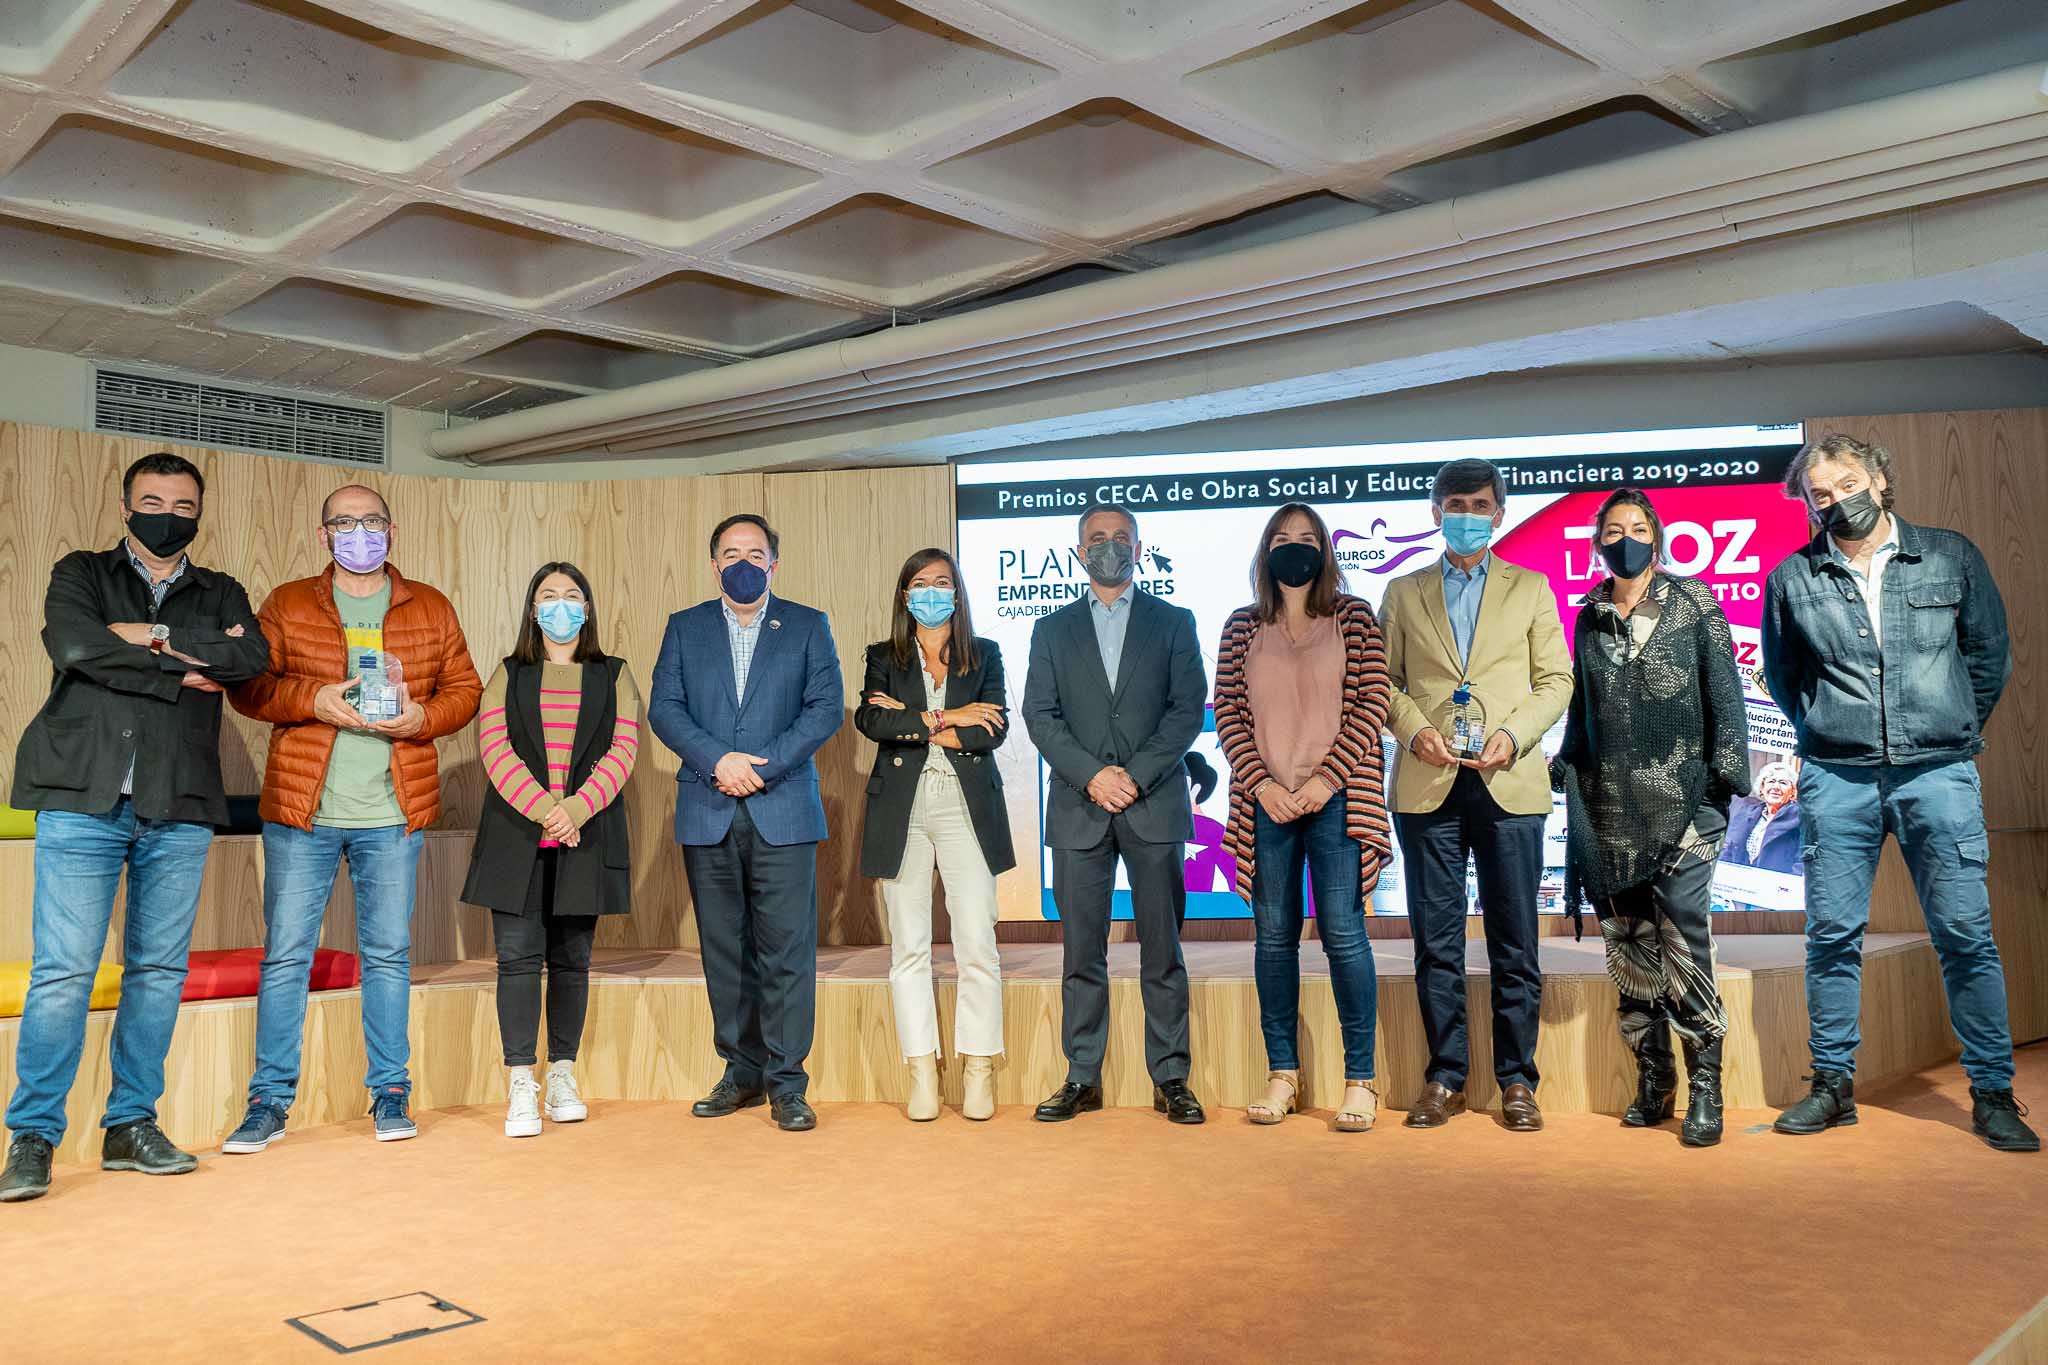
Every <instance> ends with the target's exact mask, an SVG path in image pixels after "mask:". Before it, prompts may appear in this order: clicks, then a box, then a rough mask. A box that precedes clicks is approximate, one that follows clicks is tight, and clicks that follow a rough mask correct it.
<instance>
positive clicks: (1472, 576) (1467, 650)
mask: <svg viewBox="0 0 2048 1365" xmlns="http://www.w3.org/2000/svg"><path fill="white" fill-rule="evenodd" d="M1491 563H1493V553H1492V551H1488V552H1487V553H1486V554H1484V555H1481V556H1480V557H1479V562H1478V563H1477V564H1475V565H1473V566H1472V572H1471V573H1469V574H1468V573H1466V572H1465V571H1464V570H1463V569H1461V568H1459V567H1458V566H1457V565H1455V564H1453V563H1451V559H1450V556H1449V555H1445V556H1444V558H1443V559H1442V561H1441V562H1440V567H1441V569H1442V570H1443V575H1444V614H1445V615H1447V616H1449V617H1450V618H1451V636H1452V638H1453V639H1455V640H1456V641H1457V642H1458V662H1459V663H1460V664H1461V665H1462V664H1464V663H1466V662H1468V661H1470V659H1471V658H1472V635H1473V632H1474V631H1476V630H1478V629H1479V603H1480V601H1481V600H1482V599H1483V598H1484V597H1485V596H1486V568H1487V566H1488V565H1489V564H1491Z"/></svg>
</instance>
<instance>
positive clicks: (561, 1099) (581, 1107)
mask: <svg viewBox="0 0 2048 1365" xmlns="http://www.w3.org/2000/svg"><path fill="white" fill-rule="evenodd" d="M575 1068H576V1064H575V1063H574V1062H556V1063H554V1064H553V1065H551V1066H550V1067H548V1104H547V1113H548V1118H549V1119H551V1120H553V1121H554V1122H556V1123H581V1122H583V1120H585V1119H587V1118H589V1117H590V1109H589V1106H587V1105H585V1104H584V1103H583V1096H581V1095H579V1094H577V1093H576V1069H575Z"/></svg>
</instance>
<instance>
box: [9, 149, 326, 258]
mask: <svg viewBox="0 0 2048 1365" xmlns="http://www.w3.org/2000/svg"><path fill="white" fill-rule="evenodd" d="M356 189H357V187H356V186H354V185H351V184H349V183H347V182H345V181H340V180H335V179H331V178H329V177H327V176H323V175H315V174H313V173H312V172H310V171H302V170H297V169H295V168H293V167H290V166H286V165H282V164H279V163H277V162H274V161H265V160H262V159H260V158H257V157H253V156H243V155H241V154H240V153H237V152H231V151H226V150H224V149H221V148H218V147H208V146H205V145H203V144H201V143H197V142H188V141H185V140H184V139H181V138H174V137H169V136H166V135H164V134H161V133H156V132H152V131H149V130H146V129H142V128H134V127H130V126H128V125H125V124H119V123H112V122H107V121H104V120H101V119H95V118H88V117H69V118H64V119H59V120H58V121H57V123H56V124H55V125H54V126H52V127H51V129H50V131H49V132H48V133H46V134H45V135H44V136H43V138H42V140H41V141H40V142H38V143H37V144H36V145H35V146H34V147H33V148H32V149H30V151H29V153H28V155H27V156H25V157H24V158H23V159H22V160H21V161H20V162H19V163H17V164H16V166H15V167H14V169H13V170H11V171H9V172H7V173H6V174H5V175H0V203H13V204H18V205H21V206H24V207H27V208H36V207H41V208H45V209H47V210H49V211H51V212H55V213H61V214H64V215H66V216H73V217H85V218H90V219H93V220H96V221H97V222H99V223H101V224H104V225H106V226H107V227H109V228H111V229H115V230H119V229H121V228H128V229H133V230H140V231H145V232H156V233H167V234H172V235H176V236H181V237H186V238H189V239H191V240H193V241H195V242H204V243H209V244H212V245H216V246H222V247H228V248H233V249H237V250H245V251H252V252H265V251H274V250H277V249H279V248H281V247H282V246H283V245H284V244H285V243H286V242H287V241H289V240H290V239H292V238H293V237H295V236H297V235H298V234H299V233H300V232H302V231H304V230H305V229H306V228H308V227H309V226H311V225H312V224H314V223H315V222H317V221H318V220H319V219H321V218H322V217H324V216H325V215H326V214H328V213H329V212H331V211H332V210H334V209H335V208H337V207H339V206H340V205H342V204H343V203H345V202H347V201H348V199H349V198H350V197H351V196H353V195H354V194H355V192H356Z"/></svg>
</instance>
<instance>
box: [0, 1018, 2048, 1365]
mask: <svg viewBox="0 0 2048 1365" xmlns="http://www.w3.org/2000/svg"><path fill="white" fill-rule="evenodd" d="M2019 1089H2020V1093H2021V1095H2022V1097H2023V1098H2024V1097H2026V1096H2028V1095H2032V1096H2034V1097H2035V1098H2036V1099H2037V1100H2039V1099H2043V1098H2044V1097H2048V1050H2044V1049H2043V1048H2040V1047H2036V1048H2034V1049H2031V1050H2029V1051H2026V1052H2023V1053H2022V1054H2021V1075H2020V1082H2019ZM1967 1106H1968V1099H1967V1096H1966V1094H1965V1093H1964V1090H1963V1081H1962V1077H1961V1075H1960V1073H1959V1072H1957V1071H1955V1070H1954V1069H1953V1068H1946V1069H1943V1070H1941V1071H1938V1072H1932V1073H1928V1074H1926V1075H1924V1076H1921V1077H1916V1078H1913V1079H1911V1080H1909V1081H1906V1082H1904V1083H1902V1084H1900V1085H1897V1086H1894V1087H1892V1088H1891V1089H1890V1090H1889V1091H1888V1092H1886V1093H1883V1094H1880V1095H1877V1096H1875V1097H1870V1098H1868V1099H1867V1100H1866V1104H1865V1107H1864V1121H1863V1123H1862V1124H1861V1126H1859V1127H1858V1128H1855V1129H1850V1130H1845V1131H1840V1132H1837V1133H1833V1134H1829V1135H1827V1136H1823V1137H1818V1138H1788V1137H1781V1136H1777V1135H1774V1134H1771V1133H1769V1132H1767V1131H1761V1130H1760V1125H1762V1124H1763V1123H1764V1122H1765V1121H1766V1120H1767V1119H1768V1117H1769V1116H1768V1115H1767V1114H1764V1113H1742V1114H1737V1115H1732V1116H1731V1123H1730V1135H1729V1139H1728V1141H1727V1142H1726V1143H1725V1144H1724V1145H1723V1146H1722V1147H1721V1148H1719V1149H1717V1150H1713V1151H1688V1150H1684V1149H1681V1148H1680V1147H1679V1145H1678V1141H1677V1137H1676V1133H1675V1131H1674V1130H1673V1129H1669V1128H1667V1129H1664V1130H1662V1131H1652V1132H1638V1131H1630V1130H1624V1129H1622V1128H1620V1127H1619V1126H1618V1125H1617V1124H1616V1123H1615V1122H1614V1120H1613V1119H1612V1118H1611V1117H1603V1116H1599V1115H1581V1116H1566V1117H1560V1118H1557V1119H1554V1120H1553V1122H1552V1124H1551V1126H1550V1128H1549V1129H1548V1130H1547V1131H1546V1132H1544V1133H1541V1134H1537V1135H1533V1136H1520V1135H1513V1134H1509V1133H1507V1132H1505V1131H1503V1130H1502V1129H1500V1128H1499V1127H1498V1126H1496V1124H1495V1122H1494V1121H1493V1119H1492V1117H1491V1116H1489V1115H1470V1116H1466V1117H1463V1118H1460V1119H1458V1120H1455V1121H1454V1122H1453V1123H1452V1125H1451V1126H1450V1127H1449V1128H1448V1129H1445V1130H1442V1131H1438V1132H1410V1131H1406V1130H1403V1129H1402V1128H1400V1126H1399V1115H1398V1114H1393V1115H1391V1116H1390V1117H1389V1120H1388V1121H1387V1122H1386V1123H1385V1124H1384V1126H1383V1127H1382V1128H1381V1129H1380V1130H1379V1131H1377V1132H1374V1133H1371V1134H1368V1135H1366V1136H1363V1137H1349V1136H1340V1135H1338V1134H1335V1133H1333V1132H1332V1131H1330V1129H1329V1128H1328V1126H1327V1119H1328V1116H1327V1115H1326V1114H1325V1115H1320V1116H1317V1115H1310V1116H1306V1117H1300V1118H1295V1119H1292V1120H1290V1121H1289V1122H1288V1123H1287V1124H1286V1125H1284V1126H1283V1127H1280V1128H1270V1129H1269V1128H1253V1127H1251V1126H1249V1125H1247V1124H1246V1123H1245V1122H1244V1120H1243V1116H1242V1114H1241V1113H1218V1114H1214V1115H1212V1116H1211V1121H1210V1123H1209V1124H1208V1126H1207V1127H1205V1128H1201V1129H1180V1128H1173V1127H1170V1126H1169V1125H1167V1124H1166V1123H1165V1121H1164V1120H1162V1119H1158V1118H1155V1117H1154V1116H1153V1115H1152V1114H1150V1113H1148V1112H1143V1111H1130V1110H1125V1111H1115V1112H1110V1113H1106V1114H1101V1115H1092V1116H1088V1117H1085V1118H1083V1119H1080V1120H1077V1121H1075V1122H1073V1123H1070V1124H1067V1125H1065V1126H1064V1127H1057V1128H1056V1127H1050V1126H1047V1125H1041V1124H1036V1123H1033V1122H1032V1121H1031V1119H1030V1116H1029V1113H1028V1112H1027V1111H1025V1110H1022V1109H1018V1110H1006V1111H1004V1112H1003V1113H1002V1114H1000V1115H999V1116H998V1117H997V1119H996V1121H994V1122H992V1123H989V1124H970V1123H967V1122H965V1121H964V1120H962V1119H961V1118H960V1117H959V1115H958V1114H957V1113H955V1112H952V1111H948V1112H947V1113H946V1114H945V1116H944V1117H942V1118H941V1119H940V1120H939V1121H938V1122H937V1123H933V1124H924V1125H913V1124H910V1123H908V1122H907V1121H905V1120H904V1119H903V1117H902V1116H901V1114H900V1112H899V1111H898V1110H895V1109H893V1108H888V1107H884V1106H880V1105H849V1106H827V1107H826V1108H825V1109H824V1110H823V1114H822V1117H823V1126H822V1127H821V1128H820V1129H819V1131H817V1132H815V1133H810V1134H783V1133H780V1132H777V1131H776V1130H775V1129H774V1128H772V1127H771V1126H770V1125H769V1123H768V1120H767V1118H766V1117H765V1111H762V1110H754V1111H750V1112H748V1113H746V1114H743V1115H740V1116H738V1117H735V1118H730V1119H724V1120H719V1121H700V1120H694V1119H692V1118H690V1116H689V1114H688V1112H687V1110H686V1109H685V1108H683V1107H682V1106H677V1105H666V1104H600V1105H597V1106H595V1107H594V1110H593V1113H592V1116H591V1120H590V1121H589V1122H588V1123H585V1124H582V1125H578V1126H565V1127H551V1128H550V1129H549V1130H548V1132H547V1133H546V1135H545V1136H543V1137H541V1138H539V1139H534V1140H528V1141H521V1142H512V1141H508V1140H506V1139H505V1138H504V1137H502V1136H501V1135H500V1131H499V1123H500V1118H501V1116H500V1115H499V1114H498V1113H497V1112H495V1111H486V1110H481V1109H469V1110H456V1111H449V1112H443V1113H431V1114H425V1115H422V1116H421V1130H422V1131H421V1136H420V1138H419V1140H417V1141H414V1142H407V1143H399V1144H391V1145H384V1146H379V1145H377V1144H374V1143H372V1142H371V1141H370V1139H369V1137H368V1129H367V1125H366V1124H364V1123H351V1124H345V1125H341V1126H338V1127H334V1128H328V1129H318V1130H313V1131H310V1132H306V1133H295V1134H293V1135H292V1136H291V1137H289V1138H288V1139H286V1140H285V1141H284V1142H282V1143H280V1144H279V1145H278V1146H277V1147H275V1148H273V1149H272V1150H271V1151H270V1152H268V1153H266V1154H264V1155H262V1156H257V1157H225V1158H223V1157H218V1156H213V1155H209V1156H207V1157H206V1159H205V1161H204V1164H203V1165H202V1167H201V1169H200V1171H199V1172H198V1173H197V1174H195V1175H191V1176H185V1177H180V1178H176V1179H168V1180H156V1181H152V1180H149V1179H147V1178H145V1177H141V1176H136V1175H110V1174H104V1173H101V1172H98V1171H96V1170H91V1171H63V1172H60V1174H59V1176H58V1180H57V1185H56V1188H55V1189H54V1190H53V1191H52V1194H51V1196H50V1197H49V1198H46V1199H43V1200H40V1201H38V1202H35V1203H31V1204H23V1205H15V1206H6V1207H0V1277H4V1280H5V1285H4V1290H0V1358H4V1359H5V1360H6V1361H8V1362H11V1363H12V1362H20V1363H21V1365H44V1363H45V1362H67V1361H94V1362H99V1361H127V1360H149V1361H152V1362H162V1363H164V1365H170V1363H171V1362H182V1361H209V1362H211V1361H243V1360H257V1359H261V1360H264V1361H267V1362H291V1361H319V1360H328V1359H333V1358H335V1357H334V1356H333V1354H332V1353H331V1352H329V1351H327V1350H326V1349H325V1348H323V1347H321V1346H320V1345H318V1344H317V1343H315V1342H313V1341H312V1340H311V1339H309V1338H306V1337H303V1336H301V1335H299V1334H298V1333H297V1332H295V1331H294V1330H292V1329H291V1328H289V1327H287V1326H286V1325H285V1322H284V1320H285V1319H286V1318H289V1317H293V1316H296V1315H300V1314H305V1313H311V1312H317V1311H319V1310H322V1309H329V1308H338V1307H342V1306H344V1305H348V1304H353V1303H358V1302H362V1301H365V1300H369V1299H375V1298H380V1297H384V1296H388V1295H398V1294H405V1293H410V1292H412V1291H416V1290H428V1291H432V1292H433V1293H436V1294H439V1295H441V1296H443V1297H444V1298H446V1299H448V1300H450V1301H452V1302H454V1303H456V1304H459V1305H461V1306H462V1307H464V1308H467V1309H470V1310H472V1311H474V1312H476V1313H478V1314H481V1315H482V1316H483V1317H484V1318H485V1319H486V1321H485V1322H484V1323H483V1324H481V1325H478V1326H472V1327H467V1328H463V1329H460V1330H457V1331H453V1332H449V1333H446V1334H444V1335H440V1336H434V1337H427V1338H422V1339H418V1340H413V1341H407V1342H400V1343H397V1344H395V1345H391V1346H388V1347H384V1348H380V1349H377V1350H375V1351H372V1352H369V1353H367V1355H366V1357H365V1358H366V1359H368V1360H371V1361H374V1362H377V1365H387V1363H388V1365H403V1363H404V1362H411V1361H419V1362H427V1361H448V1360H491V1361H494V1362H508V1363H509V1362H519V1361H529V1360H614V1361H619V1360H625V1361H639V1360H748V1361H780V1360H804V1361H847V1360H877V1361H880V1360H889V1361H903V1360H934V1361H937V1360H946V1361H958V1360H971V1361H975V1362H977V1365H985V1362H989V1361H997V1360H1002V1361H1008V1360H1018V1361H1049V1360H1072V1361H1094V1360H1141V1361H1142V1360H1160V1361H1166V1360H1188V1359H1224V1358H1229V1359H1236V1360H1246V1361H1254V1360H1268V1359H1271V1360H1287V1359H1314V1360H1334V1359H1339V1358H1343V1359H1350V1360H1418V1359H1435V1360H1465V1359H1472V1360H1480V1359H1484V1360H1503V1359H1506V1360H1514V1361H1550V1360H1556V1361H1571V1362H1574V1365H1586V1362H1591V1361H1599V1360H1642V1359H1683V1360H1687V1361H1689V1362H1697V1361H1716V1360H1750V1359H1760V1358H1766V1357H1769V1358H1775V1359H1797V1360H1815V1361H1827V1360H1855V1361H1870V1360H1913V1361H1944V1360H1952V1361H1967V1360H1970V1359H1971V1358H1973V1357H1974V1356H1975V1355H1976V1354H1977V1352H1978V1351H1980V1350H1981V1349H1983V1347H1985V1346H1986V1345H1987V1344H1989V1343H1990V1342H1992V1341H1993V1340H1994V1339H1995V1338H1997V1337H1998V1335H1999V1334H2000V1333H2001V1332H2002V1331H2004V1330H2005V1329H2006V1328H2007V1327H2008V1326H2010V1325H2011V1324H2012V1323H2013V1322H2014V1321H2016V1320H2017V1319H2018V1318H2020V1317H2021V1316H2022V1315H2023V1314H2024V1313H2025V1312H2026V1311H2027V1310H2028V1309H2029V1308H2031V1307H2032V1306H2033V1305H2034V1304H2035V1303H2036V1302H2037V1301H2038V1300H2040V1299H2041V1298H2042V1296H2043V1294H2044V1293H2048V1162H2044V1160H2043V1158H2042V1157H2039V1156H2031V1157H2029V1156H2012V1155H2003V1154H1999V1153H1994V1152H1992V1151H1990V1150H1988V1149H1986V1148H1985V1147H1983V1146H1982V1145H1981V1144H1980V1143H1978V1142H1977V1141H1976V1140H1975V1139H1974V1138H1972V1137H1971V1136H1970V1134H1969V1131H1968V1107H1967ZM2043 1110H2044V1113H2048V1104H2044V1106H2043Z"/></svg>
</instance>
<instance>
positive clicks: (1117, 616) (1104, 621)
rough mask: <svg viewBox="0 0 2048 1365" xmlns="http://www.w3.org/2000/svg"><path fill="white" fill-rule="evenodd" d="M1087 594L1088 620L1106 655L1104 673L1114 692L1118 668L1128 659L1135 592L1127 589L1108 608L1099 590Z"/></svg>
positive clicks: (1092, 590) (1087, 589)
mask: <svg viewBox="0 0 2048 1365" xmlns="http://www.w3.org/2000/svg"><path fill="white" fill-rule="evenodd" d="M1083 591H1084V592H1086V593H1087V594H1088V619H1089V620H1090V621H1093V622H1094V623H1095V647H1096V648H1097V649H1099V650H1101V651H1102V671H1103V674H1104V675H1105V676H1106V677H1108V679H1109V685H1110V688H1111V689H1112V690H1114V689H1115V687H1116V670H1117V665H1118V664H1120V663H1122V662H1123V657H1124V636H1125V635H1127V634H1129V633H1130V629H1131V597H1132V595H1133V590H1132V589H1131V588H1130V587H1128V586H1127V587H1125V589H1124V590H1123V592H1122V594H1121V595H1119V596H1118V597H1117V598H1116V599H1115V600H1114V601H1112V602H1109V603H1107V604H1105V603H1104V602H1103V600H1102V598H1101V596H1100V595H1098V594H1097V593H1096V591H1095V589H1093V588H1085V589H1083Z"/></svg>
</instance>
